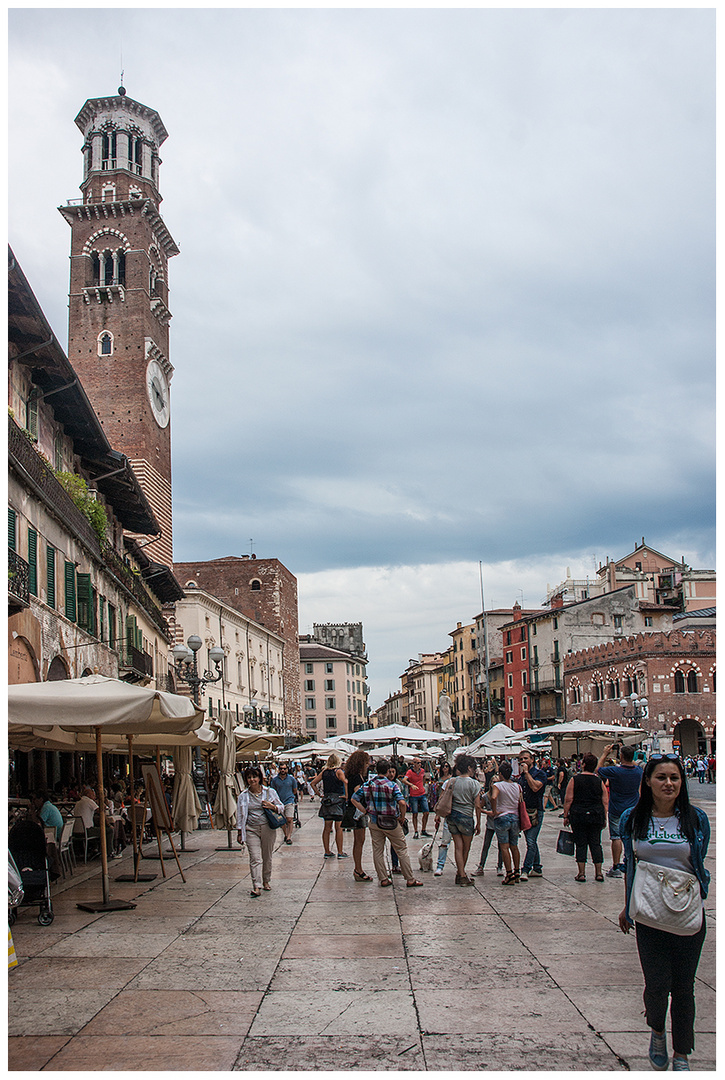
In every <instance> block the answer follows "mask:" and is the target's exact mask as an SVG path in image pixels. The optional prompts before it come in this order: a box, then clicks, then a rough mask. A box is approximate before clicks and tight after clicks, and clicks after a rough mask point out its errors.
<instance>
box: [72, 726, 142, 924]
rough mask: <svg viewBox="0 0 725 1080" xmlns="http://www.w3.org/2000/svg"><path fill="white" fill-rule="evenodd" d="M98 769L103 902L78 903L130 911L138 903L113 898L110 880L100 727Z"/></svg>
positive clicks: (89, 907)
mask: <svg viewBox="0 0 725 1080" xmlns="http://www.w3.org/2000/svg"><path fill="white" fill-rule="evenodd" d="M96 770H97V775H98V802H99V808H98V809H99V814H98V816H99V819H100V822H101V838H100V839H101V875H102V881H103V900H102V901H101V903H93V902H91V903H88V904H76V907H79V908H80V909H81V911H129V910H130V909H131V908H135V907H136V905H135V904H132V903H130V902H129V901H128V900H111V899H110V885H109V880H108V848H107V845H106V793H105V791H104V790H103V740H102V738H101V729H100V727H97V728H96Z"/></svg>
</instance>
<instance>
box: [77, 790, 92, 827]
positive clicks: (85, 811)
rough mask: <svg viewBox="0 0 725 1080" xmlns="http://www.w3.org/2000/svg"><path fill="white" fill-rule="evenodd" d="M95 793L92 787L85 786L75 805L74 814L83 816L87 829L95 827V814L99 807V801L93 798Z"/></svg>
mask: <svg viewBox="0 0 725 1080" xmlns="http://www.w3.org/2000/svg"><path fill="white" fill-rule="evenodd" d="M94 795H95V792H94V790H93V788H92V787H84V788H83V794H82V795H81V797H80V799H79V800H78V802H77V803H76V804H75V806H74V807H73V816H74V817H77V818H82V820H83V824H84V825H85V827H86V828H87V829H92V828H93V824H94V822H93V815H94V814H95V812H96V810H97V809H98V803H97V802H96V801H95V799H94V798H93V796H94ZM76 831H77V830H76Z"/></svg>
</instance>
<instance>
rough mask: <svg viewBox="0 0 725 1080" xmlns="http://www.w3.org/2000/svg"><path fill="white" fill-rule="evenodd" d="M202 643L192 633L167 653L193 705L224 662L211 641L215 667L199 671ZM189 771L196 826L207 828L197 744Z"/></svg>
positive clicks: (220, 674) (216, 678)
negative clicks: (196, 801) (198, 809)
mask: <svg viewBox="0 0 725 1080" xmlns="http://www.w3.org/2000/svg"><path fill="white" fill-rule="evenodd" d="M203 644H204V643H203V641H202V640H201V638H200V637H199V636H198V634H192V635H191V636H190V637H188V638H187V639H186V645H184V643H183V642H179V644H178V645H175V646H174V648H173V649H172V650H171V655H172V656H173V658H174V661H175V663H176V674H177V675H178V677H179V678H180V679H181V681H182V682H185V683H186V684H187V686H189V687H190V688H191V697H192V699H193V701H194V704H195V705H196V706H200V705H201V695H202V694H203V692H204V689H205V688H206V685H207V683H214V682H219V680H220V679H222V678H223V677H224V671H223V666H222V665H223V664H224V656H225V653H224V649H221V648H220V647H219V646H218V645H215V646H214V647H213V648H212V649H210V650H209V659H210V660H211V662H212V664H213V665H214V667H215V669H216V671H215V672H214V671H205V672H204V674H203V675H200V674H199V669H198V667H197V663H196V654H197V653H198V652H199V650H200V649H201V647H202V645H203ZM191 775H192V778H193V780H194V787H195V788H196V791H197V794H198V796H199V802H200V803H201V815H200V817H199V828H200V829H210V828H211V819H210V817H209V812H208V810H207V806H208V804H209V795H208V793H207V790H206V783H205V777H204V766H203V764H202V760H201V747H200V746H197V747H195V748H194V764H193V766H192V770H191Z"/></svg>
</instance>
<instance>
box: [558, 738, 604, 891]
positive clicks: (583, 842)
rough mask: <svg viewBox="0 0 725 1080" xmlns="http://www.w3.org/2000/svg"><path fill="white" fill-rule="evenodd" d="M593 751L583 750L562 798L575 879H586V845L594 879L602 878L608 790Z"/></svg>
mask: <svg viewBox="0 0 725 1080" xmlns="http://www.w3.org/2000/svg"><path fill="white" fill-rule="evenodd" d="M596 767H597V759H596V758H595V756H594V754H584V756H583V758H582V769H581V772H579V773H577V774H576V776H573V777H572V778H571V780H570V781H569V784H568V787H567V789H566V796H565V798H564V824H565V825H571V831H572V833H573V834H574V856H575V858H576V863H577V868H578V873H577V875H576V877H575V878H574V880H575V881H586V880H587V876H586V865H587V849H588V850H589V851H590V853H591V856H592V862H593V863H594V880H595V881H604V874H603V873H602V863H603V862H604V853H603V852H602V829H603V828H604V824H605V822H606V820H607V806H608V803H609V792H608V791H607V788H606V786H605V784H604V781H603V780H602V778H601V777H600V776H597V774H596V772H595V769H596Z"/></svg>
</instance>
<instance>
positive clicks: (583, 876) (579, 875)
mask: <svg viewBox="0 0 725 1080" xmlns="http://www.w3.org/2000/svg"><path fill="white" fill-rule="evenodd" d="M586 880H587V879H586V875H585V874H577V876H576V877H575V878H574V881H586Z"/></svg>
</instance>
